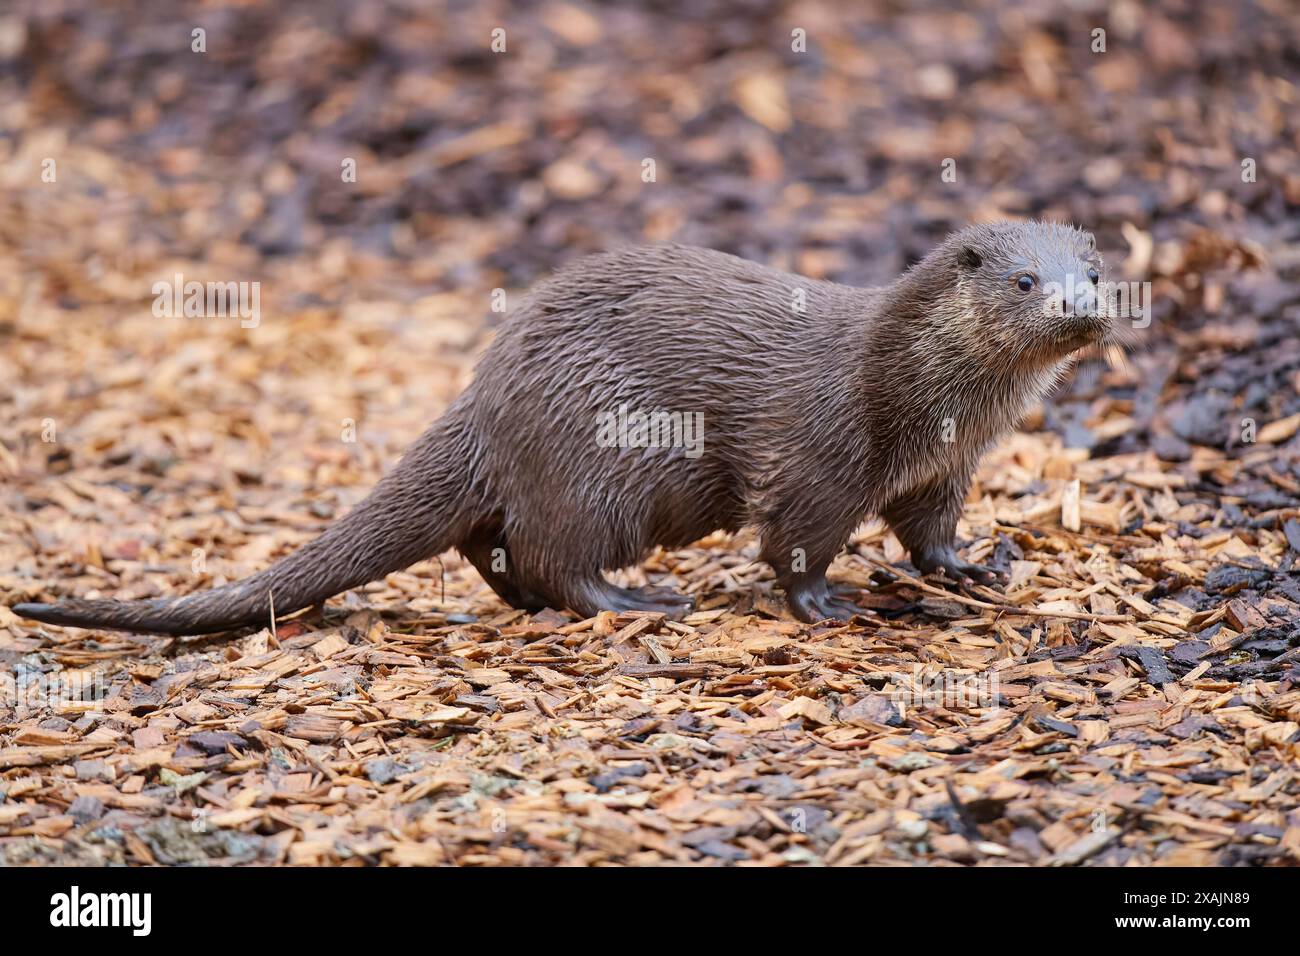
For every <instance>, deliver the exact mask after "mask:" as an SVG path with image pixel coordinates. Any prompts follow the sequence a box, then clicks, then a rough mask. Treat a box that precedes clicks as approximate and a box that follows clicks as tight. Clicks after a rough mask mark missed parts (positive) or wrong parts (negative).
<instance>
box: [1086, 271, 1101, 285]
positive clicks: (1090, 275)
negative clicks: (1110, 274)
mask: <svg viewBox="0 0 1300 956" xmlns="http://www.w3.org/2000/svg"><path fill="white" fill-rule="evenodd" d="M1100 278H1101V276H1100V275H1098V274H1097V270H1096V269H1089V270H1088V281H1089V282H1091V283H1092V284H1093V285H1096V284H1097V280H1098V279H1100Z"/></svg>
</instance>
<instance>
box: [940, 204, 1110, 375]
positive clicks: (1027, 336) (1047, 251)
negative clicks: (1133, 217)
mask: <svg viewBox="0 0 1300 956" xmlns="http://www.w3.org/2000/svg"><path fill="white" fill-rule="evenodd" d="M947 245H948V246H949V251H950V252H951V255H952V258H951V260H950V262H951V264H950V268H952V269H953V270H954V272H955V273H956V282H957V288H958V290H959V295H958V298H959V299H960V301H961V303H962V306H963V311H964V313H965V315H966V317H967V318H968V319H969V320H970V325H969V326H968V327H966V331H968V332H970V333H971V334H972V336H973V340H974V341H976V342H977V347H979V349H980V351H981V352H983V353H984V354H985V355H987V356H988V357H990V358H993V359H994V360H996V361H999V362H1008V363H1012V364H1018V363H1021V362H1029V363H1034V364H1038V363H1049V362H1055V361H1058V360H1060V359H1063V358H1065V357H1066V356H1068V355H1070V354H1071V353H1073V352H1075V351H1076V350H1078V349H1080V348H1083V347H1084V346H1087V345H1094V344H1098V343H1101V342H1102V341H1104V340H1106V339H1108V338H1109V337H1110V334H1111V332H1112V328H1111V319H1110V317H1109V316H1107V315H1106V314H1104V310H1102V309H1100V308H1099V296H1098V294H1097V292H1098V286H1099V285H1100V284H1101V283H1103V282H1105V278H1106V277H1105V266H1104V263H1103V262H1102V259H1101V255H1100V254H1099V253H1098V252H1097V242H1096V239H1095V238H1094V237H1093V235H1092V233H1089V232H1084V231H1083V230H1080V229H1076V228H1074V227H1073V226H1063V225H1058V224H1056V223H1048V222H996V223H987V224H982V225H977V226H970V227H968V228H966V229H963V230H961V231H960V232H958V233H956V234H955V235H953V236H952V237H950V239H949V241H948V243H947Z"/></svg>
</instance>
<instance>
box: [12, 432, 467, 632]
mask: <svg viewBox="0 0 1300 956" xmlns="http://www.w3.org/2000/svg"><path fill="white" fill-rule="evenodd" d="M473 451H474V443H473V442H472V441H471V440H470V436H469V435H468V433H467V432H466V429H465V426H464V424H463V423H461V422H460V421H458V420H456V418H455V417H454V415H453V414H448V415H447V416H446V417H444V418H442V419H440V420H439V421H437V422H435V423H434V424H433V425H432V426H431V427H430V428H429V429H428V431H426V432H425V433H424V434H423V435H421V436H420V438H419V439H417V440H416V442H415V443H414V444H413V445H412V446H411V447H410V448H409V449H408V450H407V452H406V454H405V455H404V456H403V458H402V460H401V461H400V462H398V464H397V465H396V466H395V467H394V468H393V469H392V470H391V471H390V472H389V473H388V474H387V475H385V476H384V478H383V479H382V480H381V481H380V482H379V484H378V485H376V486H375V488H374V490H373V491H371V493H370V494H369V495H367V496H366V498H365V499H364V500H362V501H361V503H360V504H358V505H357V506H356V507H355V508H353V509H352V510H351V511H349V512H348V513H347V514H346V515H345V516H344V517H343V518H341V519H340V520H339V521H337V522H335V523H334V524H332V525H330V527H328V528H326V529H325V531H324V532H323V533H322V534H321V535H320V536H319V537H318V538H315V539H314V540H312V541H310V542H308V543H307V544H305V545H304V546H303V547H301V548H299V549H298V550H297V551H295V552H293V553H292V554H290V555H288V556H286V557H285V558H283V559H281V560H280V561H278V562H277V563H275V564H273V565H271V566H270V567H269V568H267V569H266V570H264V571H261V572H259V573H258V574H255V575H253V576H252V577H250V578H247V579H246V580H243V581H237V582H235V583H233V584H228V585H225V586H224V587H219V588H215V589H213V590H210V591H202V592H199V593H197V594H190V595H187V596H185V597H180V598H160V599H156V600H149V601H76V600H74V601H64V602H62V603H60V604H18V605H15V606H14V608H13V611H14V613H15V614H18V615H20V616H21V617H26V618H32V619H34V620H37V621H44V622H45V623H47V624H70V625H73V626H75V627H102V628H112V629H116V630H124V631H146V632H157V633H161V634H207V633H210V632H212V631H223V630H227V629H229V628H234V627H242V626H245V625H249V624H259V623H269V622H270V620H271V613H272V608H274V613H275V614H276V615H277V616H278V615H282V614H288V613H291V612H293V611H297V610H299V609H301V608H304V607H309V606H310V605H313V604H318V603H320V602H321V601H324V600H325V599H326V598H328V597H331V596H333V595H335V594H338V593H339V592H340V591H346V590H347V589H348V588H354V587H358V586H360V585H362V584H366V583H367V582H370V581H373V580H375V579H376V578H380V577H383V576H384V575H385V574H389V573H391V572H393V571H399V570H401V569H402V568H405V567H407V566H409V565H411V564H414V563H415V562H416V561H419V560H421V559H423V558H427V557H430V556H432V555H435V554H439V553H441V552H443V551H446V550H447V549H448V548H451V547H454V546H455V545H456V544H458V543H459V542H460V541H461V540H462V539H463V538H464V536H465V532H466V530H467V528H468V527H469V526H470V525H471V524H472V522H473V517H474V516H473V510H474V509H473V505H472V501H471V499H472V496H473V490H472V488H471V480H470V474H471V468H472V466H473V461H472V459H473Z"/></svg>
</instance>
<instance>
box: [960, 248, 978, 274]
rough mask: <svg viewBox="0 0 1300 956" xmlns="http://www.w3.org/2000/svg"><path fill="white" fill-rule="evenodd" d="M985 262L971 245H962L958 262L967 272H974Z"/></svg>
mask: <svg viewBox="0 0 1300 956" xmlns="http://www.w3.org/2000/svg"><path fill="white" fill-rule="evenodd" d="M983 262H984V260H983V259H982V258H980V254H979V253H978V252H976V251H975V250H974V249H972V248H971V247H970V246H962V247H961V251H960V252H958V253H957V264H958V265H959V266H961V267H962V268H963V269H965V270H966V271H967V272H974V271H975V270H976V269H978V268H979V267H980V266H981V265H982V264H983Z"/></svg>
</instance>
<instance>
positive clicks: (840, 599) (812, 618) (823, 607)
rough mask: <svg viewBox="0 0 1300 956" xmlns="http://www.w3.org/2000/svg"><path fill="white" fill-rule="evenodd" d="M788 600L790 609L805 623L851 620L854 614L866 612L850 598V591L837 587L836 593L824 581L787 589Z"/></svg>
mask: <svg viewBox="0 0 1300 956" xmlns="http://www.w3.org/2000/svg"><path fill="white" fill-rule="evenodd" d="M785 596H786V600H787V601H788V602H789V604H790V611H791V613H792V614H794V616H795V617H797V618H798V619H799V620H801V621H803V622H804V623H805V624H816V623H818V622H819V621H849V620H852V619H853V617H854V615H860V614H866V613H867V612H866V611H864V610H863V609H862V608H861V607H859V606H858V605H857V604H855V603H853V601H852V600H850V599H849V598H848V592H847V591H846V590H845V589H843V588H836V589H835V591H834V593H832V591H831V589H830V588H828V587H827V585H826V582H825V581H822V582H821V584H820V586H818V585H815V584H814V585H811V586H808V587H794V588H791V589H790V590H787V591H786V595H785Z"/></svg>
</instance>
